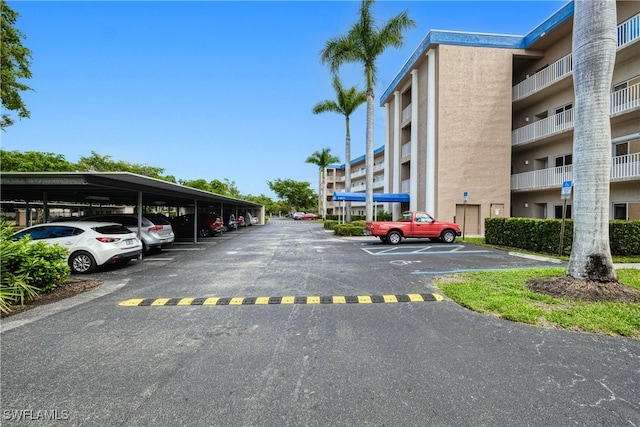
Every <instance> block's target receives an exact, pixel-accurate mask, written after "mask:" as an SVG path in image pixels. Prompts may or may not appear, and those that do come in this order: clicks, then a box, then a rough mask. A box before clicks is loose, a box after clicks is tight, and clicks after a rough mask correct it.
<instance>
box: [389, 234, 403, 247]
mask: <svg viewBox="0 0 640 427" xmlns="http://www.w3.org/2000/svg"><path fill="white" fill-rule="evenodd" d="M400 240H402V234H400V232H399V231H391V232H390V233H389V234H387V242H388V243H389V244H392V245H397V244H398V243H400Z"/></svg>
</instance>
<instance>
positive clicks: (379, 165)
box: [318, 146, 388, 215]
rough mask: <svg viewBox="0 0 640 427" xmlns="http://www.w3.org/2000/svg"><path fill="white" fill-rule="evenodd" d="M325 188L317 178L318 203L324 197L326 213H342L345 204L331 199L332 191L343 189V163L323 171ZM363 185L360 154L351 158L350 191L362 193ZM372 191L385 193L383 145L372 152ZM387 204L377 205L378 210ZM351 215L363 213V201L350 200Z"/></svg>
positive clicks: (362, 160) (342, 190)
mask: <svg viewBox="0 0 640 427" xmlns="http://www.w3.org/2000/svg"><path fill="white" fill-rule="evenodd" d="M324 173H325V188H324V189H323V188H322V180H321V179H319V180H318V182H319V190H320V191H318V196H319V198H320V200H319V205H320V206H322V198H323V197H326V208H327V215H344V214H345V204H344V203H341V202H338V201H335V200H333V193H334V192H344V191H345V164H344V163H343V164H334V165H329V167H327V168H326V169H325V171H324ZM365 189H366V186H365V156H360V157H358V158H355V159H353V160H351V192H353V193H364V192H365ZM373 191H374V192H375V193H387V192H388V188H387V179H386V176H385V151H384V146H383V147H380V148H378V149H376V150H374V152H373ZM385 208H387V205H386V204H384V205H382V204H381V205H380V206H378V207H377V209H378V210H379V211H383V210H384V209H385ZM351 214H352V215H364V214H365V203H364V202H351Z"/></svg>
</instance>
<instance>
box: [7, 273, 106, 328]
mask: <svg viewBox="0 0 640 427" xmlns="http://www.w3.org/2000/svg"><path fill="white" fill-rule="evenodd" d="M101 284H102V282H101V281H100V280H90V279H71V280H70V281H68V282H67V283H65V284H64V285H62V286H58V287H57V288H55V289H53V290H51V291H50V292H47V293H45V294H41V295H38V296H37V297H35V298H34V299H32V300H31V301H28V302H27V303H26V304H25V305H19V306H14V307H11V311H10V312H9V313H2V314H1V317H2V318H5V317H8V316H12V315H14V314H18V313H22V312H23V311H27V310H30V309H32V308H36V307H39V306H41V305H46V304H51V303H53V302H58V301H60V300H63V299H66V298H69V297H72V296H75V295H78V294H81V293H83V292H87V291H90V290H92V289H95V288H97V287H98V286H100V285H101Z"/></svg>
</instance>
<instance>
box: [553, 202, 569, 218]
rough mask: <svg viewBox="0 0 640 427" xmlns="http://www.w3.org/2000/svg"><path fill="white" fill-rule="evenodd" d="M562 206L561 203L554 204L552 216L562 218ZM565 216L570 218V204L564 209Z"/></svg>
mask: <svg viewBox="0 0 640 427" xmlns="http://www.w3.org/2000/svg"><path fill="white" fill-rule="evenodd" d="M562 206H563V205H555V206H554V210H555V215H554V218H556V219H562ZM565 218H567V219H571V205H567V210H566V211H565Z"/></svg>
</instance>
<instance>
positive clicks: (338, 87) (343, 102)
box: [313, 75, 367, 222]
mask: <svg viewBox="0 0 640 427" xmlns="http://www.w3.org/2000/svg"><path fill="white" fill-rule="evenodd" d="M333 89H334V90H335V91H336V97H337V101H331V100H324V101H322V102H318V103H317V104H316V105H315V106H314V107H313V114H320V113H326V112H327V111H329V112H332V113H338V114H342V115H343V116H344V119H345V125H346V133H347V136H346V138H345V139H346V141H345V144H344V145H345V154H344V157H345V163H344V176H345V178H344V190H345V191H346V192H349V191H351V130H350V129H351V127H350V125H349V117H350V116H351V114H352V113H353V112H354V111H355V110H356V108H358V107H359V106H360V105H361V104H364V103H365V102H366V101H367V93H366V92H364V91H359V90H358V89H357V88H356V87H355V86H353V87H351V88H350V89H349V90H345V89H344V88H343V87H342V83H341V82H340V78H339V77H338V76H337V75H334V76H333ZM322 188H324V187H322ZM345 221H346V222H351V202H346V215H345Z"/></svg>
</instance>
